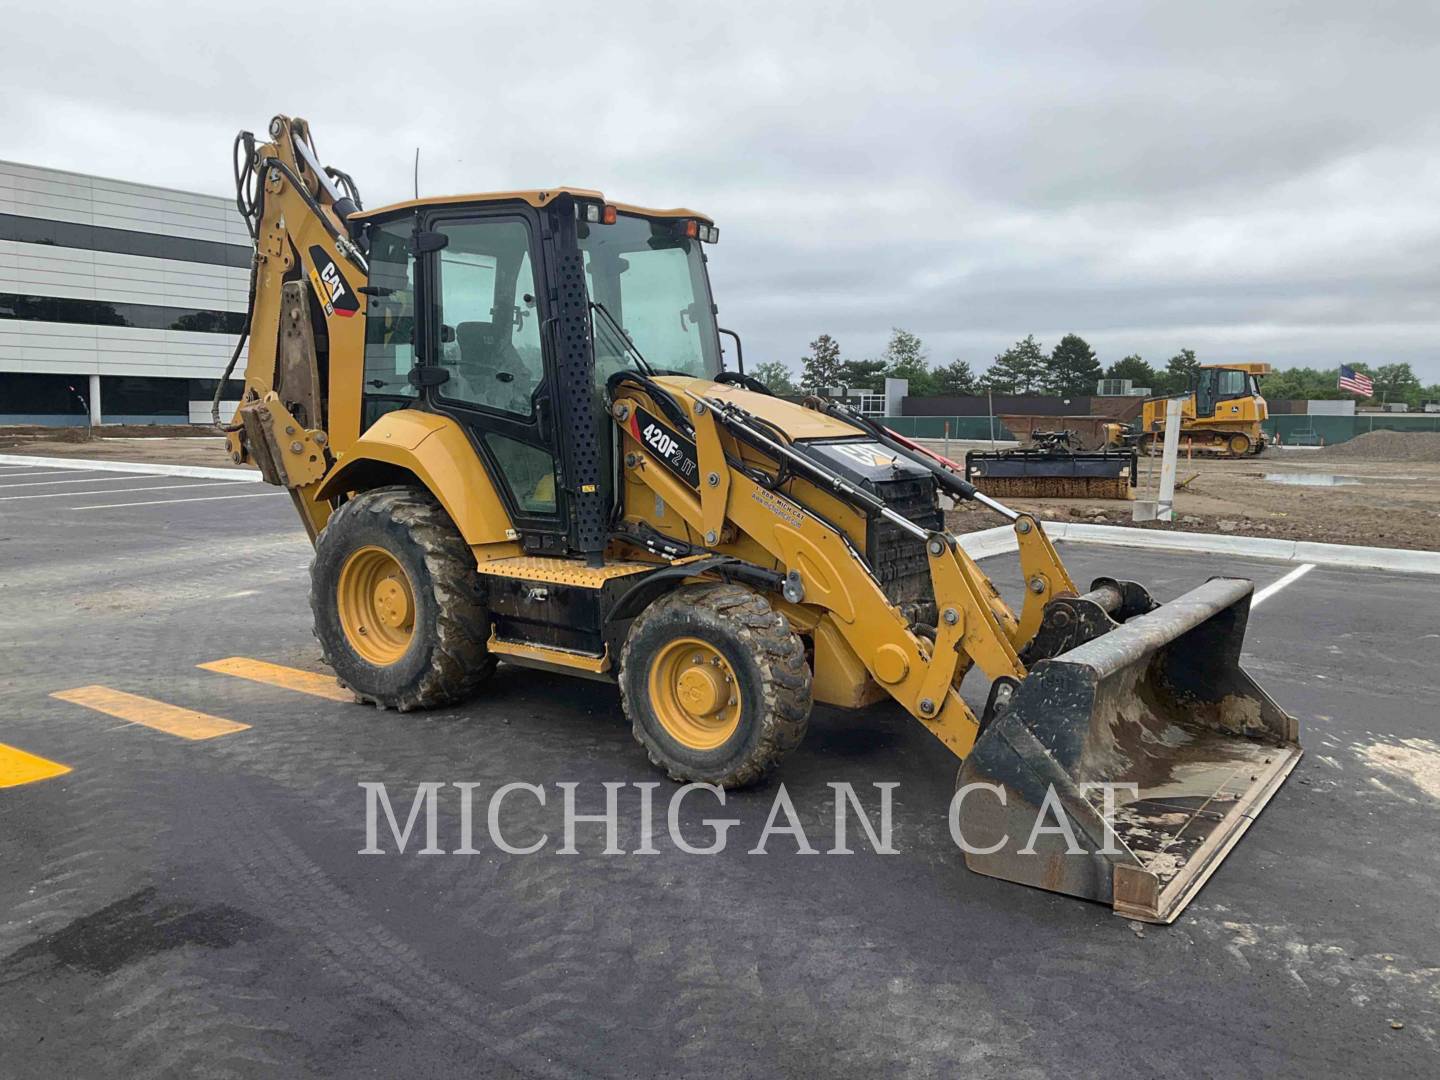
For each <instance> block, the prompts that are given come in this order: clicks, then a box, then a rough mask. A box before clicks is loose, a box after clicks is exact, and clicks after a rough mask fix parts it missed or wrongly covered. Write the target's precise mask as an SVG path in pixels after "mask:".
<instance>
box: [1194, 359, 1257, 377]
mask: <svg viewBox="0 0 1440 1080" xmlns="http://www.w3.org/2000/svg"><path fill="white" fill-rule="evenodd" d="M1200 366H1201V367H1202V368H1221V369H1224V370H1228V371H1244V372H1246V373H1248V374H1250V375H1269V374H1270V371H1271V368H1270V365H1269V364H1266V363H1257V362H1253V361H1245V362H1244V363H1232V364H1201V365H1200Z"/></svg>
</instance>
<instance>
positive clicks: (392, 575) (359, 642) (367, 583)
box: [335, 547, 415, 667]
mask: <svg viewBox="0 0 1440 1080" xmlns="http://www.w3.org/2000/svg"><path fill="white" fill-rule="evenodd" d="M335 600H336V606H337V607H338V608H339V610H340V626H341V628H342V629H344V631H345V637H346V639H347V640H348V641H349V642H350V647H351V648H352V649H354V650H355V651H356V652H357V653H359V654H360V656H361V657H363V658H364V659H365V660H368V661H369V662H370V663H372V664H375V665H376V666H377V667H386V666H388V665H390V664H393V663H395V661H397V660H399V659H400V658H401V657H402V656H404V655H405V650H407V649H408V648H410V640H411V639H412V638H413V637H414V636H415V592H414V590H413V589H412V588H411V587H410V579H409V577H407V576H406V574H405V568H404V567H403V566H401V565H400V563H399V561H397V560H396V558H395V556H394V555H391V554H390V552H388V551H386V550H385V549H384V548H379V547H363V548H360V549H359V550H358V551H355V552H353V553H352V554H351V555H350V557H349V558H348V559H346V560H345V565H344V566H342V567H340V580H339V582H338V583H337V584H336V586H335Z"/></svg>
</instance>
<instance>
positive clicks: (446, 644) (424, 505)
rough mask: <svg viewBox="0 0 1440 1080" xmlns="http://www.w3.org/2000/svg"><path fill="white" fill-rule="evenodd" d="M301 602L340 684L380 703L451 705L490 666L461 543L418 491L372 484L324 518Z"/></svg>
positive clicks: (474, 584) (483, 621) (470, 564)
mask: <svg viewBox="0 0 1440 1080" xmlns="http://www.w3.org/2000/svg"><path fill="white" fill-rule="evenodd" d="M310 609H311V612H312V613H313V614H314V617H315V637H316V638H317V639H319V641H320V646H321V648H322V649H323V650H324V652H325V659H326V660H327V661H328V662H329V664H330V666H331V667H332V668H333V669H334V671H335V675H336V677H337V678H339V680H340V682H341V684H342V685H343V686H346V687H348V688H349V689H350V690H352V691H354V692H355V695H356V697H358V698H359V699H360V700H362V701H368V702H371V703H373V704H375V705H377V706H380V707H382V708H394V709H399V710H401V711H402V712H404V711H408V710H410V709H424V708H434V707H436V706H441V705H450V704H453V703H455V702H457V701H461V700H463V699H465V698H466V697H468V696H469V695H470V694H471V693H472V692H473V691H474V690H475V688H476V687H477V686H478V685H479V684H480V683H481V682H483V681H484V679H485V678H486V677H487V676H488V675H489V674H490V673H491V672H492V671H493V670H494V669H495V660H494V658H493V657H491V656H490V655H489V654H488V653H487V652H486V649H485V640H486V630H487V627H488V623H489V620H488V618H487V615H486V612H485V609H484V606H483V605H482V604H481V602H480V596H479V586H478V579H477V575H476V573H475V566H474V561H473V558H472V556H471V554H470V549H469V548H468V547H466V545H465V541H464V540H463V539H461V537H460V534H459V532H458V531H457V530H456V528H455V525H454V523H453V522H451V520H450V516H449V515H448V514H446V513H445V510H444V508H443V507H441V505H440V504H439V502H437V501H436V499H435V497H434V496H432V495H431V494H430V493H429V492H427V491H424V490H423V489H421V488H414V487H387V488H377V489H376V490H374V491H367V492H365V493H364V494H361V495H357V496H356V497H355V498H353V499H351V500H350V501H349V502H347V503H346V504H345V505H344V506H342V507H341V508H340V509H339V510H337V511H336V512H335V513H334V514H332V515H331V517H330V521H329V522H328V523H327V524H326V526H325V529H324V530H323V531H322V532H321V533H320V537H319V539H318V540H317V541H316V542H315V559H314V561H313V562H312V563H311V567H310Z"/></svg>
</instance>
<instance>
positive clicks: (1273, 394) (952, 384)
mask: <svg viewBox="0 0 1440 1080" xmlns="http://www.w3.org/2000/svg"><path fill="white" fill-rule="evenodd" d="M1349 366H1350V367H1353V368H1354V369H1355V370H1356V371H1360V372H1363V373H1365V374H1366V375H1369V376H1370V377H1371V378H1372V379H1373V380H1374V382H1375V395H1374V397H1373V399H1372V400H1373V401H1377V402H1378V401H1404V402H1407V403H1408V404H1410V405H1411V406H1412V407H1418V406H1419V405H1420V404H1421V402H1422V401H1440V384H1435V385H1432V386H1422V385H1421V382H1420V379H1419V378H1417V377H1416V375H1415V373H1414V371H1413V370H1412V369H1411V367H1410V365H1409V364H1405V363H1400V364H1382V365H1379V366H1377V367H1375V368H1373V369H1372V368H1371V367H1370V366H1369V365H1367V364H1364V363H1352V364H1350V365H1349ZM1199 367H1200V361H1199V360H1198V359H1196V356H1195V350H1193V349H1181V350H1180V351H1179V352H1177V353H1176V354H1175V355H1174V356H1172V357H1170V358H1169V359H1168V360H1166V361H1165V362H1164V363H1163V364H1162V365H1159V366H1156V365H1152V364H1150V363H1149V362H1148V361H1146V360H1145V359H1143V358H1142V357H1141V356H1139V355H1138V354H1133V353H1132V354H1131V355H1129V356H1126V357H1124V358H1123V359H1120V360H1117V361H1115V362H1114V363H1112V364H1111V365H1110V366H1109V367H1104V366H1102V365H1101V363H1100V360H1099V358H1098V357H1097V356H1096V355H1095V350H1094V349H1092V348H1091V347H1090V344H1089V343H1088V342H1087V341H1086V340H1085V339H1084V338H1082V337H1081V336H1080V335H1079V334H1066V335H1065V336H1064V337H1062V338H1061V339H1060V340H1059V342H1057V343H1056V345H1055V346H1054V348H1052V349H1051V350H1050V351H1049V352H1048V353H1047V352H1046V351H1045V349H1044V348H1043V346H1041V344H1040V343H1039V342H1037V341H1036V340H1035V335H1033V334H1027V335H1026V336H1025V338H1024V339H1023V340H1021V341H1017V342H1015V344H1013V345H1011V346H1010V347H1009V348H1008V349H1006V350H1005V351H1003V352H1001V353H1000V354H999V355H997V356H996V357H995V359H994V360H992V361H991V363H990V366H989V367H988V368H986V369H985V370H984V371H983V372H980V373H979V374H977V373H976V372H975V371H974V370H973V369H972V368H971V366H970V363H969V362H968V361H966V360H962V359H958V358H957V359H955V360H951V361H950V362H949V363H947V364H941V365H937V366H933V367H932V366H931V364H930V354H929V351H928V350H927V349H926V348H925V344H924V342H922V341H921V340H920V338H919V337H918V336H917V335H915V334H913V333H911V332H910V331H909V330H902V329H900V328H899V327H895V328H893V329H892V330H891V332H890V340H889V342H888V343H887V344H886V346H885V349H884V351H883V352H881V354H880V355H879V356H878V357H873V358H866V359H863V360H855V359H846V358H845V357H844V355H843V354H842V352H841V350H840V343H839V342H837V341H836V340H835V339H834V338H833V337H831V336H830V335H829V334H821V335H820V336H819V337H817V338H816V339H815V340H814V341H812V342H811V343H810V349H809V351H808V352H807V353H806V354H805V355H804V356H803V357H801V358H800V381H799V384H798V385H797V384H796V382H795V378H794V373H793V371H792V369H791V368H790V367H789V366H788V365H786V364H783V363H780V362H779V361H774V360H772V361H769V362H767V363H763V364H757V365H756V366H755V369H754V371H753V372H752V374H753V375H754V376H755V377H756V378H758V379H759V380H760V381H761V382H763V383H765V385H767V386H768V387H770V389H771V390H773V391H774V392H775V393H777V394H800V393H814V392H816V391H819V390H823V389H825V388H827V387H832V386H844V387H850V388H854V389H870V390H875V391H879V390H880V389H881V388H882V387H883V386H884V383H885V379H887V378H893V379H906V380H908V381H909V383H910V389H909V394H910V396H911V397H963V396H967V395H974V394H986V393H993V394H1056V395H1059V396H1061V397H1084V396H1087V395H1090V394H1094V393H1095V389H1096V383H1098V382H1099V381H1100V379H1102V378H1104V379H1130V380H1131V381H1132V383H1133V384H1134V385H1135V386H1136V387H1148V388H1149V390H1150V392H1151V393H1152V394H1176V393H1183V392H1185V391H1186V390H1189V389H1190V388H1191V386H1192V385H1193V381H1194V377H1195V374H1196V372H1197V371H1198V370H1199ZM1337 380H1338V374H1337V371H1336V369H1334V368H1331V369H1329V370H1321V369H1316V368H1308V367H1294V368H1288V369H1286V370H1283V371H1277V372H1275V373H1274V374H1272V375H1270V376H1269V377H1268V378H1266V379H1265V382H1264V385H1263V387H1262V392H1263V393H1264V394H1265V396H1266V397H1267V398H1270V399H1273V400H1276V401H1279V400H1281V399H1284V398H1316V399H1329V398H1345V397H1351V396H1353V395H1351V394H1349V393H1348V392H1346V391H1343V390H1340V389H1339V387H1338V386H1337Z"/></svg>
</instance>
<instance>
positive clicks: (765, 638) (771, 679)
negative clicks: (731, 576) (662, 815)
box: [620, 584, 811, 788]
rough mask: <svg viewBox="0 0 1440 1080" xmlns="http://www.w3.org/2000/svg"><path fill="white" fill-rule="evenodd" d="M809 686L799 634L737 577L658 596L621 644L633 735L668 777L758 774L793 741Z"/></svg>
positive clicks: (736, 783) (733, 780)
mask: <svg viewBox="0 0 1440 1080" xmlns="http://www.w3.org/2000/svg"><path fill="white" fill-rule="evenodd" d="M810 693H811V680H810V668H809V667H808V666H807V665H806V663H805V648H804V645H803V644H802V643H801V641H800V638H799V637H798V636H796V634H795V633H794V632H793V631H792V630H791V629H790V624H789V623H787V622H786V621H785V617H784V616H783V615H781V614H779V613H778V612H776V611H775V610H774V609H773V608H772V607H771V606H770V604H769V603H768V602H767V601H766V600H765V598H764V597H762V596H760V595H759V594H758V593H755V592H753V591H751V590H750V589H746V588H744V587H742V586H739V585H728V584H716V585H691V586H686V587H685V588H682V589H677V590H676V591H675V592H673V593H671V594H670V595H668V596H665V597H663V598H661V599H660V600H657V601H656V602H655V603H653V604H651V605H650V607H648V608H646V609H645V611H644V612H643V613H642V614H641V616H640V617H639V618H638V619H636V620H635V624H634V626H632V627H631V630H630V634H629V636H628V637H627V638H626V640H625V647H624V649H623V650H622V651H621V656H620V695H621V699H622V701H623V702H624V705H625V712H626V715H628V716H629V717H630V723H631V728H632V730H633V732H634V734H635V739H636V741H637V742H639V743H640V745H641V746H643V747H645V749H646V751H647V752H648V753H649V755H650V760H651V762H653V763H654V764H655V765H657V766H659V767H660V768H662V769H664V770H665V772H666V773H667V774H668V775H669V776H670V778H671V779H672V780H681V781H703V782H706V783H712V784H719V785H721V786H722V787H727V788H735V787H744V786H746V785H748V784H753V783H755V782H757V781H759V780H760V779H761V778H763V777H764V776H765V775H766V774H768V773H769V772H770V771H771V770H773V769H774V768H775V766H776V765H778V764H779V763H780V759H781V758H783V757H784V756H785V755H786V754H788V753H789V752H790V751H791V750H793V749H794V748H795V747H797V746H799V745H800V740H801V739H802V738H804V735H805V728H806V726H807V724H808V722H809V718H810V704H811V698H810Z"/></svg>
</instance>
